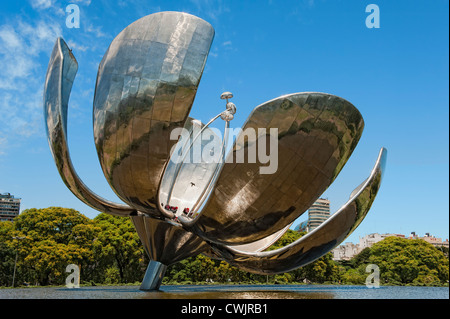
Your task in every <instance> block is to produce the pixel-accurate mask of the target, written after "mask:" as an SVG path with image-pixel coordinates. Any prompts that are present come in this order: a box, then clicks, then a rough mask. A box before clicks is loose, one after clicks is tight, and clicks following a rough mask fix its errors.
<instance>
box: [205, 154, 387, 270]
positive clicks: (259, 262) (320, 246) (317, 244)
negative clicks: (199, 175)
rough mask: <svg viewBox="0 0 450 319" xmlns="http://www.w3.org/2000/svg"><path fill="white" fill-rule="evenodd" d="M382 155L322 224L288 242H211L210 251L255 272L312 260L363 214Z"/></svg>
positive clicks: (375, 188)
mask: <svg viewBox="0 0 450 319" xmlns="http://www.w3.org/2000/svg"><path fill="white" fill-rule="evenodd" d="M386 157H387V151H386V149H384V148H383V149H381V151H380V153H379V156H378V158H377V161H376V163H375V167H374V168H373V170H372V172H371V174H370V176H369V178H368V179H366V180H365V181H364V183H363V184H362V185H360V186H358V188H357V189H356V190H357V191H356V192H352V195H351V198H350V199H349V201H348V202H347V203H346V204H344V206H342V207H341V208H340V209H339V210H338V211H337V212H336V213H335V214H333V215H332V216H331V217H329V218H328V219H327V220H326V221H325V222H324V223H323V224H321V225H320V226H319V227H317V228H316V229H314V230H313V231H311V232H310V233H308V234H306V235H305V236H303V237H301V238H299V239H298V240H296V241H295V242H293V243H292V244H290V245H288V246H285V247H283V248H280V249H277V250H272V251H265V252H255V253H249V252H242V251H238V250H235V249H234V248H233V247H226V246H222V245H213V251H214V252H215V253H216V254H218V256H220V257H221V258H223V259H224V260H226V261H228V262H229V263H231V264H233V265H234V266H237V267H239V268H240V269H242V270H246V271H250V272H254V273H259V274H274V273H283V272H287V271H290V270H293V269H296V268H298V267H301V266H305V265H307V264H309V263H311V262H313V261H314V260H316V259H318V258H320V257H321V256H323V255H325V254H326V253H327V252H329V251H331V250H332V249H333V248H335V247H336V246H337V245H339V244H340V243H341V242H342V241H344V240H345V238H347V237H348V236H349V235H350V234H351V233H352V232H353V231H354V230H355V228H356V227H358V225H359V224H360V223H361V222H362V220H363V219H364V217H365V216H366V215H367V213H368V211H369V209H370V207H371V206H372V203H373V201H374V200H375V197H376V195H377V193H378V190H379V188H380V183H381V178H382V175H383V172H384V170H385V165H386Z"/></svg>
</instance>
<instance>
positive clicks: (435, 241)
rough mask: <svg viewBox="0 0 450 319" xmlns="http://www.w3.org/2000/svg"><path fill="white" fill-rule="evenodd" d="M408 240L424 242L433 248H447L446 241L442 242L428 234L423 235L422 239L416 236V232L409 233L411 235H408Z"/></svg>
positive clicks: (440, 239)
mask: <svg viewBox="0 0 450 319" xmlns="http://www.w3.org/2000/svg"><path fill="white" fill-rule="evenodd" d="M409 239H422V240H425V241H426V242H427V243H430V244H432V245H433V246H435V247H441V246H443V247H447V248H448V239H446V240H445V241H442V238H436V237H434V236H431V235H430V233H425V236H424V237H419V236H417V235H416V232H411V235H409Z"/></svg>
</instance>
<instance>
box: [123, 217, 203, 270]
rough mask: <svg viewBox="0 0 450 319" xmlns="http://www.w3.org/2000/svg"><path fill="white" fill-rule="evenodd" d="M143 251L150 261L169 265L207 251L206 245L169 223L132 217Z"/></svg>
mask: <svg viewBox="0 0 450 319" xmlns="http://www.w3.org/2000/svg"><path fill="white" fill-rule="evenodd" d="M131 220H132V221H133V224H134V226H135V228H136V231H137V233H138V234H139V238H140V239H141V242H142V244H143V245H144V248H145V251H146V252H147V254H148V256H149V257H150V259H152V260H156V261H159V262H161V263H163V264H164V265H167V266H168V265H171V264H173V263H176V262H178V261H180V260H182V259H185V258H188V257H191V256H195V255H197V254H199V253H201V252H204V251H206V250H207V248H208V247H207V245H206V243H205V242H204V241H203V240H202V239H201V238H200V237H198V236H196V235H194V234H193V233H190V232H187V231H185V230H184V229H183V228H182V227H180V226H178V225H177V224H176V223H174V222H171V221H162V220H159V219H156V218H152V217H149V216H143V215H141V216H132V217H131Z"/></svg>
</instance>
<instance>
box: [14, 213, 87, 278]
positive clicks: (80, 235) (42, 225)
mask: <svg viewBox="0 0 450 319" xmlns="http://www.w3.org/2000/svg"><path fill="white" fill-rule="evenodd" d="M95 233H96V229H95V227H94V225H93V224H92V221H91V220H90V219H89V218H87V217H86V216H84V215H82V214H80V213H79V212H78V211H76V210H73V209H68V208H62V207H49V208H43V209H35V208H33V209H27V210H25V211H23V212H22V213H21V214H20V215H19V216H18V217H16V218H15V220H14V223H13V228H12V230H11V231H10V236H11V237H19V238H22V239H21V240H14V239H11V240H10V241H9V242H8V245H9V247H11V248H13V249H14V251H17V252H18V260H17V271H16V278H17V281H16V282H18V283H20V282H30V283H32V284H37V285H48V284H63V283H64V282H65V278H66V276H67V274H66V273H65V268H66V266H67V265H68V264H77V265H79V266H81V271H83V270H84V269H86V272H84V273H83V274H84V275H83V276H84V277H88V276H89V265H90V264H91V263H92V261H93V253H92V249H91V248H92V244H93V240H94V237H95Z"/></svg>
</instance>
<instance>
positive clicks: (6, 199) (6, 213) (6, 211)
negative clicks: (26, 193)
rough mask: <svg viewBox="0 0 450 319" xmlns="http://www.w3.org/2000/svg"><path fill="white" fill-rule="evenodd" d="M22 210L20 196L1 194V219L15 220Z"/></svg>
mask: <svg viewBox="0 0 450 319" xmlns="http://www.w3.org/2000/svg"><path fill="white" fill-rule="evenodd" d="M19 212H20V198H14V196H13V195H11V194H10V193H5V194H0V221H2V222H3V221H13V220H14V218H15V217H16V216H18V215H19Z"/></svg>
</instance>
